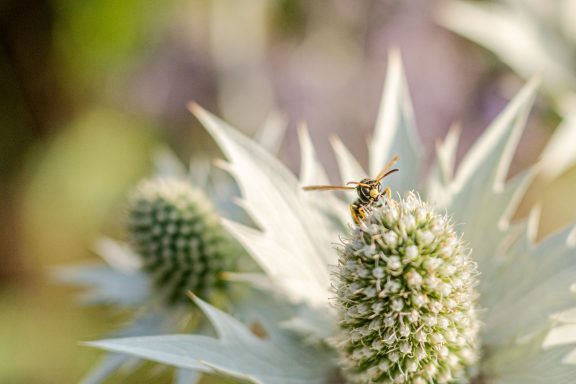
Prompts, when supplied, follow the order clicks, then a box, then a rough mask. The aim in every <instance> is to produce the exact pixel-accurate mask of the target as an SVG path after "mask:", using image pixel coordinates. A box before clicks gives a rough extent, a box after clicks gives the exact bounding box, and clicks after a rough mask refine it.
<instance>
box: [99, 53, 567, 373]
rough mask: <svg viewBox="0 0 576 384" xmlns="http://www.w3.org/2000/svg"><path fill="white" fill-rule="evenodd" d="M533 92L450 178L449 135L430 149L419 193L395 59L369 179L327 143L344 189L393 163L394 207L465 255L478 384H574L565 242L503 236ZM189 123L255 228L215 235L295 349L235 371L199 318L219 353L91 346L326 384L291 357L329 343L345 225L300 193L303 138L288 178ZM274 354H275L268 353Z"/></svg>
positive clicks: (224, 129) (342, 217) (163, 339)
mask: <svg viewBox="0 0 576 384" xmlns="http://www.w3.org/2000/svg"><path fill="white" fill-rule="evenodd" d="M536 88H537V83H536V82H534V81H531V82H529V83H528V84H527V85H526V86H525V87H524V88H523V89H522V90H521V91H520V92H519V93H518V95H517V96H516V97H515V98H514V99H513V100H512V101H511V102H510V103H509V105H508V106H507V107H506V109H505V110H504V111H502V112H501V114H500V115H499V116H498V118H497V119H496V120H495V121H494V122H493V123H492V124H491V125H490V126H489V127H488V128H487V129H486V131H485V133H483V135H482V136H481V137H480V139H479V140H478V141H477V142H476V143H475V144H474V145H473V146H472V147H471V149H470V150H469V152H468V153H467V154H466V155H465V156H464V157H463V159H462V161H461V163H460V165H459V166H458V168H457V170H456V171H455V172H454V164H455V158H456V150H457V143H458V135H457V133H456V132H454V131H452V132H450V134H449V135H448V137H447V138H446V140H445V141H444V142H443V143H441V144H440V145H439V146H438V147H437V149H438V152H437V162H436V165H435V166H433V167H432V169H431V172H430V173H429V176H428V177H427V178H426V179H425V178H424V177H423V175H424V167H423V164H422V153H423V151H422V148H421V146H420V145H419V143H418V139H417V135H416V131H415V124H414V118H413V114H412V107H411V103H410V98H409V96H408V89H407V86H406V80H405V78H404V73H403V71H402V66H401V61H400V58H399V56H398V54H397V53H393V54H392V55H391V59H390V63H389V67H388V75H387V81H386V87H385V90H384V97H383V101H382V106H381V109H380V114H379V116H378V119H377V124H376V130H375V133H374V135H373V140H372V141H371V144H370V152H369V160H370V161H369V166H370V169H369V172H366V171H365V170H364V169H363V168H362V167H361V166H360V165H359V162H358V161H357V160H356V159H355V158H354V156H352V155H351V154H350V152H349V151H348V150H347V149H346V147H345V146H344V145H343V143H341V142H340V141H338V140H337V139H336V140H334V141H333V146H334V149H335V152H336V155H337V156H336V158H337V160H338V166H339V168H340V171H341V172H340V173H341V175H342V177H343V179H344V181H349V180H361V179H362V178H364V177H366V176H367V175H375V174H377V173H378V172H379V171H380V170H381V169H382V168H383V167H384V164H385V163H386V161H387V160H388V159H389V158H390V157H391V155H392V154H395V153H396V154H399V155H400V159H401V162H399V163H398V166H399V168H400V173H399V175H401V177H397V178H390V180H386V182H387V185H388V186H390V187H391V189H392V190H393V191H395V192H399V193H401V194H403V193H406V192H408V191H410V190H421V191H422V192H421V193H422V196H423V199H425V200H426V201H428V202H430V203H432V204H434V205H435V206H437V207H438V210H444V209H446V210H447V212H448V213H449V214H450V216H451V217H452V218H453V219H454V221H455V222H456V223H459V224H458V229H459V230H461V231H462V233H463V240H464V241H465V242H466V244H469V245H470V247H471V249H473V254H472V255H473V258H474V260H475V261H476V262H477V265H478V272H479V283H478V286H477V288H476V289H477V291H478V295H479V296H478V307H479V308H480V309H481V312H480V314H479V317H480V321H481V322H482V327H481V330H480V333H479V348H480V349H481V351H482V353H481V354H480V356H479V360H478V362H477V363H476V364H475V368H476V369H477V370H478V372H477V374H478V376H479V377H480V378H481V381H480V382H482V384H549V383H555V384H572V383H574V382H576V366H575V364H576V351H575V350H574V345H575V343H576V327H574V324H575V323H576V311H574V310H573V308H574V307H575V306H576V299H575V297H574V294H573V291H572V290H571V288H570V287H571V286H572V285H573V284H574V283H575V282H576V246H575V243H576V241H575V238H576V236H575V232H574V230H573V228H569V229H566V230H564V231H562V232H560V233H558V234H556V235H553V236H550V237H549V238H547V239H545V240H543V241H541V242H539V243H535V241H534V228H535V224H536V223H537V218H538V216H537V211H534V213H533V214H532V217H531V219H530V220H529V221H528V222H525V221H520V222H518V223H511V218H512V215H513V213H514V212H515V209H516V207H517V205H518V203H519V201H520V199H521V198H522V196H523V194H524V192H525V191H526V188H527V186H528V185H529V182H530V180H531V176H532V175H533V174H534V171H533V170H530V171H529V172H523V173H520V174H519V175H517V176H516V177H514V178H512V179H510V180H508V175H507V174H508V169H509V165H510V162H511V160H512V157H513V154H514V151H515V149H516V146H517V143H518V140H519V138H520V136H521V134H522V130H523V127H524V123H525V120H526V117H527V115H528V112H529V110H530V106H531V104H532V101H533V99H534V97H535V94H536ZM193 112H194V113H195V115H196V116H197V117H198V118H199V120H200V121H201V122H202V124H203V125H204V126H205V127H206V128H207V130H208V131H209V132H210V134H211V135H212V136H213V137H214V139H215V141H216V142H217V143H218V144H219V146H220V147H221V149H222V151H223V152H224V154H225V155H226V157H227V159H228V160H229V162H230V164H229V167H228V169H229V170H230V171H231V173H232V175H233V176H234V178H235V179H236V181H237V182H238V184H239V187H240V190H241V192H242V200H241V206H242V208H243V209H244V210H245V211H246V212H247V213H248V214H249V215H250V216H251V218H252V219H253V221H254V223H255V224H256V228H252V227H250V226H248V225H245V224H242V223H240V222H238V221H230V220H228V221H224V225H225V227H226V228H227V229H228V230H229V231H230V232H231V233H232V234H233V235H234V236H235V237H236V238H237V239H238V240H239V241H240V242H241V243H242V244H243V245H244V246H245V247H246V249H247V250H248V251H249V252H250V254H251V256H252V257H253V258H254V260H256V261H257V262H258V263H259V265H260V266H261V268H262V270H263V271H264V272H265V273H266V275H267V277H268V278H269V280H268V284H269V285H268V286H269V287H271V288H273V289H274V290H275V291H277V292H281V293H282V294H283V295H284V296H285V297H286V298H289V299H290V300H292V301H295V302H298V303H300V306H301V307H302V308H305V309H306V310H300V311H296V312H294V313H293V316H294V319H293V321H290V322H283V323H282V326H283V328H284V329H285V327H286V326H291V328H290V329H291V330H293V331H296V332H298V333H299V335H300V336H302V335H304V336H306V337H305V338H298V335H292V336H290V335H286V334H284V335H283V336H282V337H277V334H276V333H273V332H271V333H270V335H271V336H270V339H269V340H265V341H263V343H262V344H267V345H268V346H270V344H268V343H267V342H268V341H270V342H278V341H287V340H289V341H290V342H291V344H292V346H293V348H292V349H291V352H290V353H289V354H285V353H279V352H280V351H278V353H274V354H273V355H272V354H269V355H267V356H266V357H265V358H264V357H263V356H262V354H261V353H260V352H258V346H257V345H262V344H258V343H254V344H251V345H253V346H254V348H253V349H252V350H250V353H251V356H252V357H254V359H250V360H249V361H250V365H245V364H244V363H245V362H246V360H245V359H244V356H242V358H239V359H232V360H230V359H228V358H227V357H228V355H227V354H228V351H229V350H230V347H231V345H236V346H237V348H236V349H234V350H242V348H243V347H245V346H246V345H249V344H247V338H244V337H243V338H242V340H236V341H235V340H234V337H232V335H231V334H230V333H229V331H230V327H229V325H230V321H231V319H228V318H223V317H218V318H214V317H212V320H213V323H214V325H215V326H216V327H217V328H218V329H220V330H222V332H223V333H225V334H224V337H221V340H220V341H219V342H218V341H216V342H215V341H214V340H213V339H209V340H207V339H206V338H205V337H203V336H197V335H180V336H176V335H172V336H155V337H147V338H124V339H114V340H106V341H103V342H99V343H97V346H98V347H100V348H104V349H107V350H109V351H117V352H122V353H127V354H131V355H134V356H138V357H143V358H147V359H150V360H153V361H158V362H162V363H165V364H170V365H173V366H176V367H180V368H184V369H192V370H200V371H207V370H208V371H210V372H214V373H217V374H220V375H222V376H227V377H234V378H239V377H240V378H242V379H244V380H247V381H250V382H253V383H273V384H285V383H291V384H306V383H325V382H327V381H328V379H329V376H326V377H324V379H322V378H321V377H320V376H319V371H318V370H317V369H315V367H314V366H311V365H310V364H307V363H306V362H305V361H302V360H301V359H300V358H299V356H298V353H302V354H303V355H304V354H305V352H304V351H305V350H306V348H307V347H308V346H309V345H310V344H307V343H305V342H304V341H302V340H311V339H312V338H314V337H315V338H316V339H315V340H314V341H318V340H329V339H332V338H333V337H334V336H335V329H336V328H337V327H334V326H333V325H334V322H335V321H336V320H337V315H336V311H335V310H334V308H333V307H332V306H331V305H330V298H331V297H333V292H331V290H330V270H331V267H330V266H332V267H334V266H335V265H336V264H337V262H338V254H337V252H335V251H334V250H333V247H332V244H333V243H334V242H336V241H338V240H337V239H338V238H339V235H341V234H342V233H345V231H346V225H349V224H350V223H351V221H352V220H351V218H350V215H349V213H348V210H347V207H346V204H345V202H343V201H342V200H341V199H339V198H338V197H337V196H336V195H335V194H333V193H331V192H323V193H322V194H321V193H311V192H304V191H302V186H304V185H311V184H324V183H326V182H327V180H326V172H325V171H324V169H323V167H322V166H321V164H320V163H319V162H318V160H317V158H316V156H315V153H314V147H313V146H312V144H311V142H310V138H309V136H308V135H307V133H306V131H305V130H301V131H300V140H301V148H302V169H301V173H300V178H297V177H296V176H294V175H293V174H292V173H291V172H290V171H289V170H288V169H287V168H286V167H285V166H284V165H283V164H281V163H280V162H279V161H278V160H277V159H276V158H275V157H274V156H273V155H272V154H270V153H269V152H267V151H266V150H265V149H264V148H262V147H261V146H259V145H258V144H257V143H255V142H254V141H252V140H250V139H249V138H247V137H245V136H243V135H242V134H240V133H239V132H238V131H237V130H235V129H234V128H232V127H230V126H229V125H227V124H226V123H224V122H223V121H221V120H220V119H218V118H217V117H215V116H214V115H212V114H210V113H209V112H207V111H205V110H203V109H201V108H199V107H194V108H193ZM422 180H425V182H424V184H422ZM350 197H351V198H353V196H350ZM254 281H255V282H258V280H256V279H255V280H254ZM259 282H261V280H260V281H259ZM262 286H264V285H262ZM270 312H272V311H270ZM266 330H271V331H273V330H274V327H273V326H268V325H267V327H266ZM293 343H296V344H298V345H300V346H301V349H299V348H295V345H296V344H293ZM313 345H322V343H315V344H313ZM276 347H278V348H280V349H283V347H282V344H276ZM267 348H268V347H267ZM273 349H276V348H273ZM283 350H286V349H283ZM292 354H294V356H292V357H290V358H288V356H291V355H292ZM314 356H316V357H321V356H323V357H324V358H325V359H324V360H322V361H324V362H326V361H335V360H332V359H331V357H332V355H331V354H330V353H329V352H328V351H326V350H325V349H322V348H317V349H315V354H314ZM324 372H328V370H326V371H324ZM474 379H476V377H475V378H474Z"/></svg>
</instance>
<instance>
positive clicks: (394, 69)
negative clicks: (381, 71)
mask: <svg viewBox="0 0 576 384" xmlns="http://www.w3.org/2000/svg"><path fill="white" fill-rule="evenodd" d="M394 154H397V155H399V156H400V161H399V162H398V167H399V168H400V169H401V172H402V176H401V177H391V178H390V179H386V183H385V184H387V185H388V186H390V188H391V189H392V190H394V191H399V192H400V193H404V192H406V191H409V190H412V189H415V188H416V187H417V186H418V181H419V178H420V173H421V167H422V155H423V154H422V146H421V144H420V143H419V140H418V136H417V132H416V124H415V121H414V113H413V111H412V104H411V101H410V96H409V94H408V86H407V84H406V79H405V76H404V72H403V70H402V61H401V59H400V54H399V53H398V52H397V51H391V52H390V54H389V60H388V72H387V74H386V85H385V87H384V93H383V96H382V103H381V106H380V112H379V115H378V120H377V121H376V129H375V131H374V138H373V140H372V142H371V145H370V175H371V176H372V177H373V176H375V175H377V174H378V172H380V170H381V169H382V168H383V167H384V165H385V164H386V163H387V162H388V160H390V158H391V157H392V156H393V155H394Z"/></svg>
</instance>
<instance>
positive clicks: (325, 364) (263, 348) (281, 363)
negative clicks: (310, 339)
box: [89, 299, 330, 384]
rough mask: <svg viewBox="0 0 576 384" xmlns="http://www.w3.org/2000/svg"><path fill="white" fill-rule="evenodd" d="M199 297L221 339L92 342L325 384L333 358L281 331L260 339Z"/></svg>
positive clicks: (269, 383) (262, 377)
mask: <svg viewBox="0 0 576 384" xmlns="http://www.w3.org/2000/svg"><path fill="white" fill-rule="evenodd" d="M195 301H196V303H197V304H198V305H199V306H200V308H201V309H202V311H204V313H205V314H206V315H207V316H208V318H209V319H210V321H211V322H212V324H213V325H214V327H215V329H216V332H217V334H218V336H219V338H218V339H214V338H210V337H205V336H197V335H169V336H149V337H137V338H127V339H112V340H103V341H97V342H93V343H89V345H91V346H95V347H98V348H103V349H107V350H111V351H116V352H122V353H128V354H132V355H135V356H138V357H142V358H146V359H150V360H153V361H157V362H161V363H165V364H169V365H173V366H176V367H179V368H183V369H192V370H199V371H203V372H211V373H216V374H219V375H223V376H228V377H231V378H237V379H240V380H245V381H249V382H252V383H266V384H286V383H294V384H300V383H302V384H304V383H318V384H321V383H325V380H326V374H327V370H328V369H329V368H330V359H329V356H327V355H325V354H323V353H320V351H318V350H314V349H311V348H309V347H306V346H305V345H303V344H302V343H300V342H298V340H295V339H294V338H292V337H290V336H289V335H287V334H284V333H282V332H281V331H279V330H277V331H274V330H271V329H267V330H266V331H267V332H268V335H270V337H269V338H268V339H260V338H258V337H257V336H255V335H254V334H252V333H251V332H250V330H249V329H248V328H246V327H245V326H244V325H243V324H241V323H240V322H238V321H237V320H235V319H234V318H232V317H230V316H229V315H227V314H225V313H224V312H221V311H219V310H218V309H216V308H214V307H212V306H211V305H209V304H207V303H205V302H203V301H201V300H199V299H195Z"/></svg>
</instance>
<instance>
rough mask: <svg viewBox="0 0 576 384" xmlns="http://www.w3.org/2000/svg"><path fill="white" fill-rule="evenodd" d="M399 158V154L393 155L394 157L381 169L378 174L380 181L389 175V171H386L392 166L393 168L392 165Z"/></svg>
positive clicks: (377, 177) (377, 178)
mask: <svg viewBox="0 0 576 384" xmlns="http://www.w3.org/2000/svg"><path fill="white" fill-rule="evenodd" d="M398 159H399V156H398V155H394V157H392V159H391V160H390V161H389V162H388V163H387V164H386V165H385V166H384V168H382V170H381V171H380V173H378V175H377V176H376V180H377V181H380V180H382V179H383V178H385V177H386V176H388V175H389V173H386V172H388V170H389V169H390V168H392V166H393V165H394V164H396V162H397V161H398ZM390 173H391V172H390Z"/></svg>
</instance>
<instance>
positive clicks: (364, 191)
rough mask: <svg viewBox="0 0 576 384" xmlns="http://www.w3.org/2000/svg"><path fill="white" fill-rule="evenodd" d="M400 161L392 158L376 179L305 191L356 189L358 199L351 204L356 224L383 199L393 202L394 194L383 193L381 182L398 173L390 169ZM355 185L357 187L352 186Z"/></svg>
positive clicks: (313, 187) (316, 186) (351, 211)
mask: <svg viewBox="0 0 576 384" xmlns="http://www.w3.org/2000/svg"><path fill="white" fill-rule="evenodd" d="M397 161H398V156H394V157H392V160H390V161H389V162H388V163H387V164H386V165H385V166H384V168H383V169H382V170H381V171H380V173H378V175H377V176H376V177H375V178H374V179H369V178H366V179H362V180H361V181H349V182H348V183H346V185H310V186H307V187H304V188H303V189H304V190H305V191H330V190H352V189H355V190H356V193H357V194H358V197H357V198H356V200H354V202H353V203H352V204H350V213H351V214H352V218H353V219H354V222H355V223H356V224H360V221H361V220H362V219H364V217H366V215H367V214H368V212H370V210H371V209H372V208H373V207H375V206H376V204H379V203H381V198H382V197H383V196H386V197H387V198H388V201H391V200H392V192H391V191H390V188H389V187H386V188H385V189H384V191H382V184H380V181H382V179H384V178H385V177H386V176H388V175H390V174H392V173H394V172H397V171H398V169H396V168H395V169H390V168H392V166H393V165H394V164H396V162H397ZM351 185H355V186H351Z"/></svg>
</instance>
